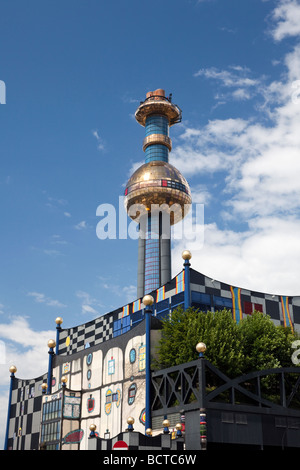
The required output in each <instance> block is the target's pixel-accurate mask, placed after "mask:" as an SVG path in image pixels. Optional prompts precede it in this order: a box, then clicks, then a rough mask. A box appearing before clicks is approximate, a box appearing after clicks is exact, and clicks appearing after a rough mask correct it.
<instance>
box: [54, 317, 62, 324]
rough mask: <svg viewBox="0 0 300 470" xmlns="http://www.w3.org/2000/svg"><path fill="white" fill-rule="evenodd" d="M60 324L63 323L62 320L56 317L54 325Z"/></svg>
mask: <svg viewBox="0 0 300 470" xmlns="http://www.w3.org/2000/svg"><path fill="white" fill-rule="evenodd" d="M62 322H63V319H62V318H61V317H57V318H56V319H55V323H56V324H57V325H61V324H62Z"/></svg>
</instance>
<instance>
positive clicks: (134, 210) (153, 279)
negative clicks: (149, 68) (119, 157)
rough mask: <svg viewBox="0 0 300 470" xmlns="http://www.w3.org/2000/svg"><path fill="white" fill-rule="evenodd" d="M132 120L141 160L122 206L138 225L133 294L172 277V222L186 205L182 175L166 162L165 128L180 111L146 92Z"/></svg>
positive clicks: (187, 195)
mask: <svg viewBox="0 0 300 470" xmlns="http://www.w3.org/2000/svg"><path fill="white" fill-rule="evenodd" d="M135 118H136V120H137V122H138V123H139V124H141V125H142V126H143V127H145V138H144V141H143V150H144V152H145V163H144V164H143V165H142V166H141V167H140V168H138V169H137V170H136V171H135V173H133V175H132V176H131V177H130V179H129V181H128V182H127V185H126V189H125V200H124V203H125V208H126V210H127V213H128V215H129V217H130V218H131V219H132V220H135V221H136V222H137V223H138V224H139V248H138V282H137V295H138V298H140V297H143V295H145V294H147V293H149V292H151V291H153V290H155V289H158V288H159V287H160V286H161V285H164V284H165V283H167V282H168V281H170V279H171V226H172V225H173V224H175V223H178V222H179V221H181V220H182V219H183V218H184V217H185V215H186V214H187V213H188V211H189V209H190V205H191V202H192V198H191V192H190V188H189V185H188V182H187V181H186V179H185V178H184V177H183V176H182V174H181V173H180V172H179V171H178V170H177V169H176V168H175V167H174V166H173V165H171V164H170V163H169V152H170V151H171V149H172V141H171V139H170V137H169V128H170V127H171V126H173V125H174V124H176V123H178V122H180V121H181V110H180V108H179V107H178V106H177V105H175V104H173V103H172V101H171V99H170V97H169V98H167V97H166V96H165V91H164V90H162V89H158V90H155V91H153V92H149V93H147V95H146V99H145V101H143V102H141V103H140V106H139V107H138V109H137V110H136V113H135Z"/></svg>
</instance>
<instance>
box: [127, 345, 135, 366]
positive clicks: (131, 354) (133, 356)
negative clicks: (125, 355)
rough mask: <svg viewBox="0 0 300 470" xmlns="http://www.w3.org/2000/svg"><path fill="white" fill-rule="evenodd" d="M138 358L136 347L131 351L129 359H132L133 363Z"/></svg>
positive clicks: (131, 362)
mask: <svg viewBox="0 0 300 470" xmlns="http://www.w3.org/2000/svg"><path fill="white" fill-rule="evenodd" d="M135 360H136V350H135V349H134V348H132V349H131V350H130V352H129V361H130V364H133V363H134V362H135Z"/></svg>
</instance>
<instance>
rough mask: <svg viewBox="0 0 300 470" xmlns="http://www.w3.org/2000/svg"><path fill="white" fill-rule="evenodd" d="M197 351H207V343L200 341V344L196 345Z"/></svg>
mask: <svg viewBox="0 0 300 470" xmlns="http://www.w3.org/2000/svg"><path fill="white" fill-rule="evenodd" d="M196 351H197V352H198V353H203V352H205V351H206V344H204V343H198V344H197V345H196Z"/></svg>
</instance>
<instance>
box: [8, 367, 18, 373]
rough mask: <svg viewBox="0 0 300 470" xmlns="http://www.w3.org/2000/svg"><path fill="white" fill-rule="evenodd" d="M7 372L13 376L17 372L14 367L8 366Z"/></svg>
mask: <svg viewBox="0 0 300 470" xmlns="http://www.w3.org/2000/svg"><path fill="white" fill-rule="evenodd" d="M9 372H10V373H11V374H15V373H16V372H17V368H16V366H10V368H9Z"/></svg>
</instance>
